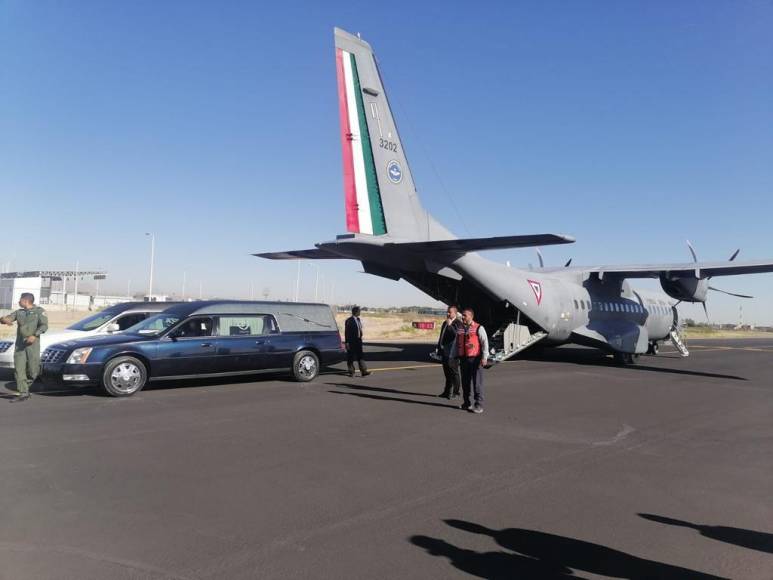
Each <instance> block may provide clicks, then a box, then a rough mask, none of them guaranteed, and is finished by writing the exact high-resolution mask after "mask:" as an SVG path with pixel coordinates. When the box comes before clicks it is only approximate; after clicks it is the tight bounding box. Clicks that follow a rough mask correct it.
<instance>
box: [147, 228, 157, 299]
mask: <svg viewBox="0 0 773 580" xmlns="http://www.w3.org/2000/svg"><path fill="white" fill-rule="evenodd" d="M145 235H146V236H150V279H149V281H148V301H152V300H153V262H154V261H155V259H156V235H155V234H152V233H150V232H145Z"/></svg>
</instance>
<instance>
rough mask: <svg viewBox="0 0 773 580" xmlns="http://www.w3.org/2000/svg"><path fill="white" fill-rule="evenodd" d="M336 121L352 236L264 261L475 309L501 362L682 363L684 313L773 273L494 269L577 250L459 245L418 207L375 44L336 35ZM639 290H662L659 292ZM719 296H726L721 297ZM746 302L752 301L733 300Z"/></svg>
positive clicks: (744, 268) (476, 241) (524, 238)
mask: <svg viewBox="0 0 773 580" xmlns="http://www.w3.org/2000/svg"><path fill="white" fill-rule="evenodd" d="M335 46H336V50H335V58H336V69H337V73H338V109H339V113H340V121H341V143H342V146H343V165H344V194H345V207H346V229H347V231H348V232H349V233H346V234H343V235H339V236H337V237H336V239H335V241H330V242H322V243H318V244H316V247H315V248H313V249H308V250H296V251H288V252H272V253H261V254H255V255H256V256H260V257H262V258H269V259H274V260H283V259H314V260H317V259H352V260H359V261H360V262H362V265H363V268H364V269H365V272H367V273H369V274H374V275H376V276H382V277H384V278H389V279H392V280H399V279H401V278H402V279H404V280H406V281H407V282H409V283H410V284H412V285H414V286H415V287H417V288H418V289H420V290H422V291H423V292H425V293H426V294H428V295H430V296H432V297H433V298H435V299H436V300H440V301H442V302H445V303H446V304H452V303H453V304H459V305H462V306H471V307H472V308H474V310H475V313H476V317H477V319H478V320H479V321H480V322H481V323H483V324H484V325H486V326H487V327H488V328H489V329H490V333H492V334H493V336H492V346H493V350H494V351H495V352H494V356H493V358H494V360H504V359H507V358H510V357H513V356H515V355H516V354H518V353H519V352H521V351H523V350H524V349H526V348H529V347H531V346H532V345H534V344H537V343H542V344H562V343H577V344H581V345H586V346H593V347H597V348H600V349H603V350H605V351H607V352H610V353H613V354H614V356H615V359H616V360H617V361H618V362H619V363H621V364H630V363H634V362H635V360H636V358H637V357H638V355H640V354H643V353H650V354H656V353H657V349H658V345H659V343H661V342H662V341H664V340H668V339H670V340H671V341H672V342H673V343H674V345H675V346H676V347H677V349H678V350H679V351H680V352H681V354H682V355H683V356H687V355H688V354H689V353H688V351H687V348H686V347H685V345H684V342H683V340H682V339H681V336H680V332H679V329H680V324H679V319H678V316H677V310H676V307H675V304H678V302H676V301H684V302H701V303H704V308H705V301H706V298H707V293H708V291H709V290H718V289H716V288H714V287H712V286H710V285H709V280H710V279H711V278H713V277H715V276H730V275H733V274H752V273H760V272H773V261H757V262H740V261H735V257H736V256H737V254H738V252H736V253H734V254H733V255H732V257H731V258H730V259H729V260H728V261H724V262H701V261H698V259H697V257H696V256H695V252H694V251H693V250H692V246H690V250H691V252H692V255H693V262H689V263H682V264H646V265H623V266H590V267H570V266H569V264H568V263H567V264H566V266H565V267H563V268H545V267H540V268H536V269H530V270H520V269H517V268H510V267H508V266H507V265H504V264H499V263H496V262H493V261H490V260H487V259H485V258H483V257H481V256H480V255H479V254H477V253H476V252H477V251H482V250H494V249H502V248H525V247H538V246H545V245H550V244H568V243H572V242H574V239H573V238H572V237H570V236H567V235H562V234H536V235H515V236H501V237H489V238H470V239H459V238H457V237H456V236H454V235H453V234H452V233H451V232H449V231H448V230H447V229H446V228H444V227H443V226H442V225H441V224H440V223H438V222H437V221H436V220H435V219H434V218H433V217H432V216H431V215H430V214H429V213H428V212H427V211H426V210H425V209H424V207H423V206H422V205H421V203H420V201H419V197H418V195H417V192H416V188H415V185H414V182H413V177H412V176H411V171H410V168H409V165H408V160H407V159H406V156H405V150H404V149H403V144H402V141H401V140H400V135H399V133H398V131H397V125H396V124H395V120H394V118H393V116H392V110H391V108H390V106H389V100H388V99H387V95H386V93H385V91H384V85H383V82H382V79H381V75H380V73H379V69H378V65H377V63H376V59H375V56H374V54H373V52H372V50H371V47H370V45H369V44H368V43H366V42H364V41H363V40H361V39H360V38H359V36H354V35H351V34H349V33H347V32H345V31H343V30H340V29H335ZM632 278H658V279H659V280H660V284H661V287H662V290H663V291H662V292H660V291H648V290H637V289H635V288H633V287H632V286H631V285H630V283H629V280H630V279H632ZM718 291H720V292H722V290H718ZM736 296H739V297H745V296H743V295H736Z"/></svg>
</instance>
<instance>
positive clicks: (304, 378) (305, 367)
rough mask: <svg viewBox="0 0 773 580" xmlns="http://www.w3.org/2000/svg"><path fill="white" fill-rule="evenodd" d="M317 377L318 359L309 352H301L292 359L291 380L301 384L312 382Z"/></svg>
mask: <svg viewBox="0 0 773 580" xmlns="http://www.w3.org/2000/svg"><path fill="white" fill-rule="evenodd" d="M317 375H319V357H317V355H316V354H314V353H313V352H311V351H310V350H302V351H300V352H298V353H296V354H295V357H294V358H293V378H294V379H295V380H296V381H300V382H302V383H308V382H309V381H313V380H314V379H316V378H317Z"/></svg>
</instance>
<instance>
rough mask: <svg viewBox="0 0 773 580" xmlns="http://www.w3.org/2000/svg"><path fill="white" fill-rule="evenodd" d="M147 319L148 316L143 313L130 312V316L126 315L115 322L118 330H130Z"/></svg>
mask: <svg viewBox="0 0 773 580" xmlns="http://www.w3.org/2000/svg"><path fill="white" fill-rule="evenodd" d="M147 317H148V315H147V314H146V313H145V312H132V313H131V314H126V315H125V316H121V317H120V318H119V319H118V320H116V321H115V322H116V324H118V328H119V330H126V329H127V328H131V327H132V326H134V325H135V324H139V323H140V322H142V321H143V320H145V319H146V318H147Z"/></svg>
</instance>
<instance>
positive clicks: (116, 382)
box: [102, 356, 148, 397]
mask: <svg viewBox="0 0 773 580" xmlns="http://www.w3.org/2000/svg"><path fill="white" fill-rule="evenodd" d="M147 381H148V370H147V369H146V368H145V365H144V364H142V361H140V360H138V359H136V358H134V357H131V356H119V357H118V358H114V359H113V360H111V361H110V362H108V363H107V364H106V365H105V368H104V370H103V371H102V388H103V389H105V392H106V393H107V394H108V395H110V396H111V397H129V396H131V395H133V394H134V393H137V392H139V391H141V390H142V387H144V386H145V383H146V382H147Z"/></svg>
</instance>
